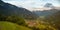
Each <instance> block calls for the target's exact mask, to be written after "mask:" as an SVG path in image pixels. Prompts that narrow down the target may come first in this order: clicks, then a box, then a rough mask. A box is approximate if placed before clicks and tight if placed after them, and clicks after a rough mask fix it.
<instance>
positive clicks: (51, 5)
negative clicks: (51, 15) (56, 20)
mask: <svg viewBox="0 0 60 30" xmlns="http://www.w3.org/2000/svg"><path fill="white" fill-rule="evenodd" d="M44 7H46V8H54V6H53V4H52V3H46V4H45V5H44Z"/></svg>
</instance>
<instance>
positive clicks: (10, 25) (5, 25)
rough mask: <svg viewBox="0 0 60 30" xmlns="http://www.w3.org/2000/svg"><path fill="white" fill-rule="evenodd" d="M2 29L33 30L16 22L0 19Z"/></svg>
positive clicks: (0, 28)
mask: <svg viewBox="0 0 60 30" xmlns="http://www.w3.org/2000/svg"><path fill="white" fill-rule="evenodd" d="M0 30H31V29H29V28H27V27H24V26H20V25H17V24H14V23H10V22H3V21H0Z"/></svg>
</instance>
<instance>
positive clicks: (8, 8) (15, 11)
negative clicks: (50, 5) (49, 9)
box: [0, 0, 35, 18]
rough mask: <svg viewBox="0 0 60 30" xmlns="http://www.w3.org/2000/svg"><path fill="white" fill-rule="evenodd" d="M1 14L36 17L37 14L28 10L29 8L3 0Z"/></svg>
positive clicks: (0, 7) (0, 6) (0, 8)
mask: <svg viewBox="0 0 60 30" xmlns="http://www.w3.org/2000/svg"><path fill="white" fill-rule="evenodd" d="M0 15H5V16H10V15H17V16H22V17H24V18H27V17H28V18H29V17H31V18H35V14H33V13H32V12H30V11H28V10H27V9H25V8H22V7H17V6H15V5H11V4H8V3H5V2H3V1H2V0H0Z"/></svg>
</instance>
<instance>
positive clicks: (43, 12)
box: [33, 9, 60, 16]
mask: <svg viewBox="0 0 60 30" xmlns="http://www.w3.org/2000/svg"><path fill="white" fill-rule="evenodd" d="M58 11H60V10H58V9H50V10H44V11H33V13H35V14H37V15H38V16H48V15H52V14H54V13H56V12H58Z"/></svg>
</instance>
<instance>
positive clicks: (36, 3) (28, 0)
mask: <svg viewBox="0 0 60 30" xmlns="http://www.w3.org/2000/svg"><path fill="white" fill-rule="evenodd" d="M3 1H4V2H6V3H10V4H13V5H16V6H18V7H24V8H27V9H30V8H40V7H43V6H44V5H45V4H46V3H52V4H53V5H54V6H60V4H59V2H58V0H3Z"/></svg>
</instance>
